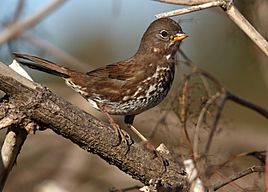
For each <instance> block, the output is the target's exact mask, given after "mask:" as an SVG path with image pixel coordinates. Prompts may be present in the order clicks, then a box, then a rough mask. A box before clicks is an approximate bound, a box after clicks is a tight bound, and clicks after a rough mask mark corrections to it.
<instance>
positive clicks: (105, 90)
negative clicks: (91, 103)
mask: <svg viewBox="0 0 268 192" xmlns="http://www.w3.org/2000/svg"><path fill="white" fill-rule="evenodd" d="M133 62H134V63H135V61H134V60H133V59H129V60H126V61H122V62H117V63H114V64H110V65H106V66H105V67H102V68H98V69H96V70H93V71H90V72H88V73H87V76H88V77H89V79H90V80H89V84H88V85H87V88H88V90H87V91H88V92H90V93H91V95H97V96H99V97H101V98H102V99H107V100H109V101H116V100H120V99H122V98H123V97H124V96H125V95H131V94H134V93H135V91H136V89H138V88H135V86H136V87H137V82H140V81H142V80H143V79H145V78H146V71H145V69H144V67H142V66H141V67H133Z"/></svg>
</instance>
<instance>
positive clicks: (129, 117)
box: [124, 115, 149, 143]
mask: <svg viewBox="0 0 268 192" xmlns="http://www.w3.org/2000/svg"><path fill="white" fill-rule="evenodd" d="M134 118H135V115H126V116H125V119H124V122H125V123H126V124H127V126H128V127H129V128H130V129H131V130H132V131H133V132H134V133H135V134H136V135H137V136H138V137H139V138H140V139H141V140H142V141H143V142H144V143H146V142H149V141H148V139H147V138H146V137H144V136H143V135H142V134H141V133H140V132H139V131H138V130H137V129H136V128H135V127H134V126H133V122H134Z"/></svg>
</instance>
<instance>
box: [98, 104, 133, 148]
mask: <svg viewBox="0 0 268 192" xmlns="http://www.w3.org/2000/svg"><path fill="white" fill-rule="evenodd" d="M99 109H100V110H101V112H102V113H103V114H104V115H105V116H106V117H107V119H108V121H109V124H110V125H111V126H112V128H113V129H114V131H115V133H116V136H117V138H118V143H117V144H116V145H114V147H116V146H118V145H120V144H121V142H122V141H123V142H125V143H126V144H127V146H128V149H127V152H128V151H129V147H130V146H131V145H132V144H133V140H132V139H131V138H130V136H129V135H128V134H127V133H126V132H125V131H124V130H122V129H121V128H120V127H119V125H118V124H117V123H116V122H115V121H114V120H113V118H112V117H111V115H110V114H109V113H107V112H106V110H105V109H104V108H103V107H100V106H99Z"/></svg>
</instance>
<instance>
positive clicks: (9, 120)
mask: <svg viewBox="0 0 268 192" xmlns="http://www.w3.org/2000/svg"><path fill="white" fill-rule="evenodd" d="M19 121H20V119H19V118H18V116H16V115H8V116H6V117H4V118H3V119H1V120H0V130H1V129H4V128H7V127H9V126H11V125H14V124H16V123H18V122H19Z"/></svg>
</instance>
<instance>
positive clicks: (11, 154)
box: [0, 126, 27, 191]
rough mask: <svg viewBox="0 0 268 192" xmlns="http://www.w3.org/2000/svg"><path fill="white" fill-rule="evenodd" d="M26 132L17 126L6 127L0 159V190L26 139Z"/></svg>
mask: <svg viewBox="0 0 268 192" xmlns="http://www.w3.org/2000/svg"><path fill="white" fill-rule="evenodd" d="M26 137H27V132H26V130H25V129H22V128H20V127H17V126H13V127H10V128H9V129H8V132H7V135H6V138H5V141H4V144H3V145H2V149H1V159H0V161H1V162H0V163H1V164H0V191H2V190H3V188H4V185H5V182H6V179H7V177H8V175H9V173H10V171H11V169H12V167H13V165H14V164H15V162H16V159H17V156H18V154H19V152H20V150H21V147H22V145H23V143H24V141H25V140H26Z"/></svg>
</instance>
